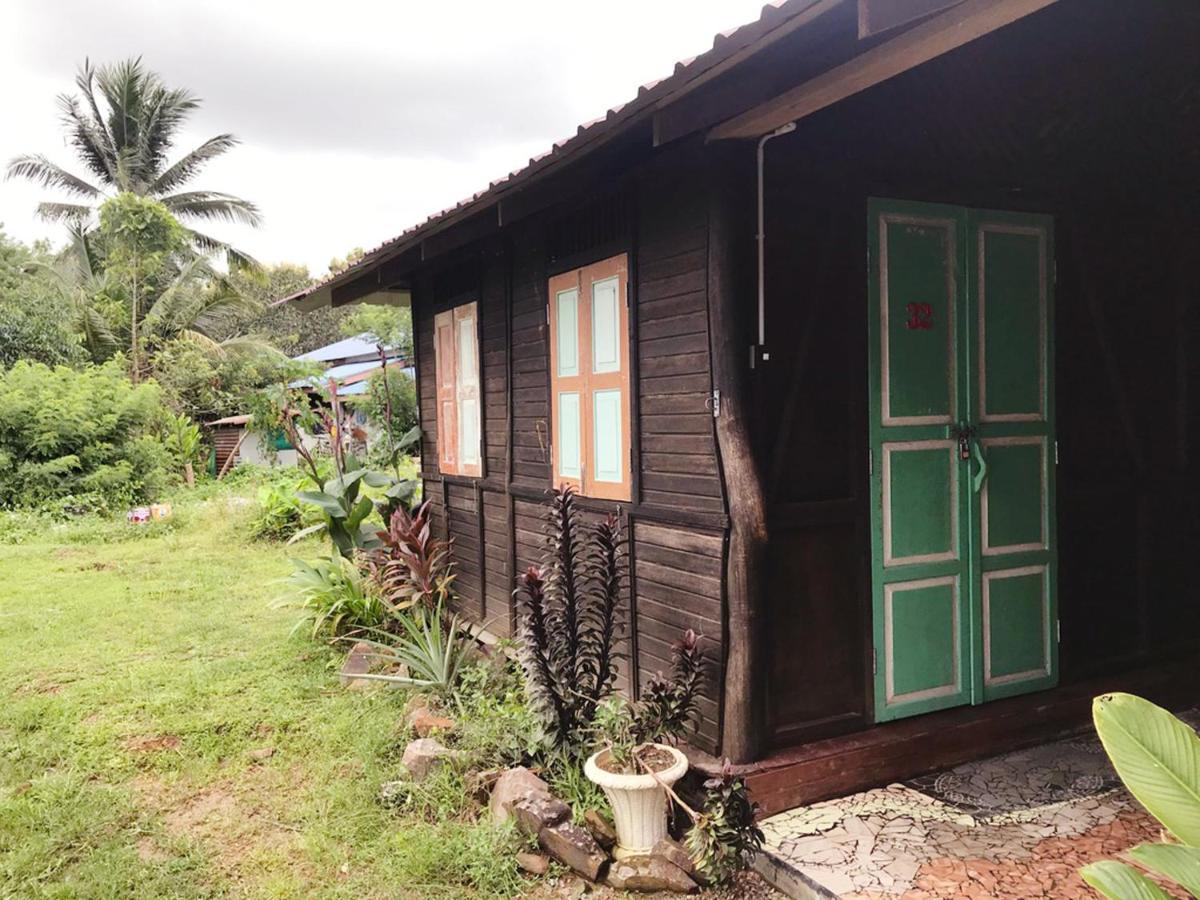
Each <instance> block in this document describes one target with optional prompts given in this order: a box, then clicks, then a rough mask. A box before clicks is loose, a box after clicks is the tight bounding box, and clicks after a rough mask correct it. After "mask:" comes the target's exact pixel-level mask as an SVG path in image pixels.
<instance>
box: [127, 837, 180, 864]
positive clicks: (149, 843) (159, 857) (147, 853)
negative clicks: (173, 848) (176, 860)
mask: <svg viewBox="0 0 1200 900" xmlns="http://www.w3.org/2000/svg"><path fill="white" fill-rule="evenodd" d="M134 848H135V849H136V850H137V855H138V859H140V860H141V861H142V862H144V863H157V862H163V861H164V860H168V859H170V858H171V854H170V853H168V852H167V851H166V850H164V849H163V848H162V847H160V846H158V844H156V843H155V842H154V838H152V837H144V838H139V839H138V842H137V844H136V845H135V847H134Z"/></svg>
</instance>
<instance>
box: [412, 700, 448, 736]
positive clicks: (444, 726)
mask: <svg viewBox="0 0 1200 900" xmlns="http://www.w3.org/2000/svg"><path fill="white" fill-rule="evenodd" d="M406 724H407V725H408V730H409V731H413V732H416V735H417V737H429V735H431V734H433V733H434V732H435V731H441V732H445V731H453V730H454V720H453V719H448V718H446V717H445V716H439V715H438V714H437V713H435V712H434V711H433V710H431V709H430V708H429V707H428V706H418V707H417V708H416V709H414V710H413V711H412V712H411V713H409V714H408V717H407V719H406Z"/></svg>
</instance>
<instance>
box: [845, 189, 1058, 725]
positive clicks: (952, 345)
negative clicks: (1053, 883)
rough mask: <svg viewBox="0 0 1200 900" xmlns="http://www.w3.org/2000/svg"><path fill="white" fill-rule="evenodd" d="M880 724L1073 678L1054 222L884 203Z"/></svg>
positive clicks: (876, 572)
mask: <svg viewBox="0 0 1200 900" xmlns="http://www.w3.org/2000/svg"><path fill="white" fill-rule="evenodd" d="M869 213H870V236H869V244H870V291H869V294H870V303H871V309H870V315H869V318H868V321H869V322H870V329H871V336H870V347H871V357H870V358H871V517H872V522H871V525H872V548H871V552H872V581H873V585H872V590H873V608H874V617H873V618H874V622H873V625H874V649H875V660H874V666H875V719H876V720H877V721H884V720H887V719H895V718H900V717H902V716H909V715H914V714H917V713H923V712H929V711H932V710H936V709H943V708H945V707H949V706H957V705H961V704H969V703H974V704H977V703H983V702H986V701H988V700H993V699H997V698H1000V697H1007V696H1011V695H1013V694H1021V693H1026V692H1029V691H1035V690H1040V689H1042V688H1046V687H1050V686H1052V685H1054V684H1055V683H1056V681H1057V677H1058V626H1057V606H1056V598H1055V578H1056V560H1057V554H1056V541H1055V515H1054V468H1055V462H1056V460H1055V455H1056V448H1055V440H1054V386H1053V377H1052V376H1053V371H1054V366H1053V356H1052V353H1053V346H1054V342H1053V334H1052V324H1053V321H1054V316H1053V267H1054V262H1053V260H1054V246H1053V223H1052V221H1051V220H1050V219H1049V218H1047V217H1043V216H1031V215H1025V214H1015V213H1006V212H994V211H990V210H976V209H965V208H961V207H953V206H940V205H933V204H918V203H907V202H897V201H891V200H873V201H871V203H870V206H869Z"/></svg>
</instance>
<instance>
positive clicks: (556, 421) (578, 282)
mask: <svg viewBox="0 0 1200 900" xmlns="http://www.w3.org/2000/svg"><path fill="white" fill-rule="evenodd" d="M614 278H615V279H616V282H617V316H618V324H617V335H616V337H617V343H618V351H619V366H618V369H617V370H616V371H612V372H595V371H593V370H594V368H595V366H594V364H593V359H592V355H593V345H592V340H593V334H592V321H593V308H592V300H593V287H594V285H596V284H598V283H602V282H605V281H608V280H609V279H614ZM571 290H575V291H577V292H578V293H577V297H578V300H577V304H576V308H575V319H576V328H577V332H576V340H577V345H576V362H577V365H576V367H575V369H576V371H575V374H567V375H560V374H559V321H558V320H559V309H558V297H559V295H560V294H562V293H564V292H568V291H571ZM547 310H548V313H547V318H548V320H549V323H550V335H549V338H550V341H549V342H550V409H549V417H550V426H551V436H550V453H551V470H552V473H553V476H552V477H553V481H554V484H555V485H570V486H571V487H573V488H575V490H576V491H578V492H579V494H580V496H583V497H591V498H595V499H599V500H617V501H623V502H629V501H631V500H632V499H633V455H632V451H631V448H632V446H633V444H632V441H633V433H632V425H633V421H632V419H633V415H632V410H633V392H632V382H633V379H632V373H631V359H630V308H629V263H628V258H627V256H626V254H624V253H621V254H618V255H617V256H611V257H609V258H607V259H603V260H600V261H599V262H594V263H591V264H589V265H586V266H581V267H580V268H577V269H571V270H568V271H566V272H560V273H559V274H557V275H555V276H553V277H552V278H550V280H549V290H548V293H547ZM611 390H619V391H620V392H621V411H620V422H621V437H620V441H619V444H618V453H619V458H620V461H621V475H622V478H621V481H619V482H615V481H599V480H597V479H596V477H595V469H596V446H595V444H596V441H595V422H594V419H595V415H594V403H595V396H596V394H597V392H603V391H611ZM573 392H574V393H578V395H579V431H580V434H579V452H580V473H579V475H578V477H575V476H565V475H563V473H562V471H561V467H560V463H561V461H562V458H561V455H560V454H561V452H562V446H563V443H562V435H561V433H560V426H561V421H560V418H561V417H560V416H559V402H560V400H559V398H560V395H562V394H568V393H573Z"/></svg>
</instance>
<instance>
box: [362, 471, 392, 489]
mask: <svg viewBox="0 0 1200 900" xmlns="http://www.w3.org/2000/svg"><path fill="white" fill-rule="evenodd" d="M362 480H363V483H364V484H366V485H367V486H368V487H373V488H381V487H387V486H388V485H389V484H391V483H392V476H391V475H388V474H387V473H385V472H366V473H365V474H364V475H363V477H362Z"/></svg>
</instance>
